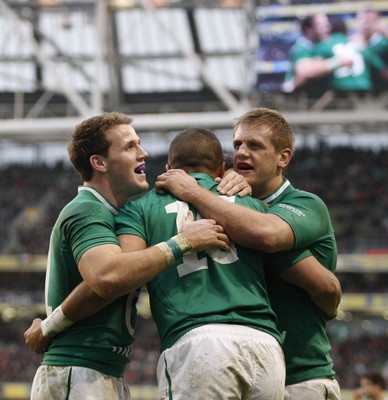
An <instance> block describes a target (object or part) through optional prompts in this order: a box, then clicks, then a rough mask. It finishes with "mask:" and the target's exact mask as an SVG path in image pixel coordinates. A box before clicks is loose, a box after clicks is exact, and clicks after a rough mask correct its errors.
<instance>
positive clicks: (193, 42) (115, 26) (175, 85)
mask: <svg viewBox="0 0 388 400" xmlns="http://www.w3.org/2000/svg"><path fill="white" fill-rule="evenodd" d="M264 3H266V4H267V3H268V2H256V1H254V0H110V1H105V0H82V1H73V0H7V1H6V0H0V27H1V28H0V118H1V120H0V137H1V138H5V139H7V140H18V141H25V140H30V141H31V140H58V139H63V137H64V135H66V134H67V133H69V132H70V130H71V129H72V128H73V127H74V125H75V124H76V123H78V122H79V121H80V120H81V119H83V118H84V117H86V116H90V115H93V114H96V113H100V112H102V111H109V110H117V111H122V112H125V113H128V114H131V115H132V116H134V118H135V124H137V129H138V130H142V131H161V132H165V131H168V130H170V129H181V128H185V127H187V126H191V125H204V126H207V127H210V128H214V129H217V128H227V127H229V128H230V127H231V124H232V122H233V120H234V118H236V117H237V116H238V115H240V114H241V112H243V111H245V110H246V109H247V108H250V107H251V106H252V105H257V104H261V105H268V106H273V105H274V104H281V105H283V104H284V101H285V99H284V97H281V96H280V95H278V96H269V98H270V103H266V101H267V98H266V97H265V96H264V95H263V94H260V93H257V91H255V90H254V81H255V79H256V67H257V66H256V64H255V52H256V51H257V48H258V46H259V41H258V34H257V24H258V20H260V18H261V17H263V16H265V15H267V14H268V13H269V12H271V13H274V12H275V14H276V13H279V12H280V13H282V15H285V16H287V15H289V14H290V13H292V12H300V10H301V6H300V5H299V6H280V5H277V6H276V8H275V7H273V6H269V5H268V4H267V5H266V6H265V5H261V4H264ZM361 3H362V2H360V3H359V4H357V6H355V3H354V2H348V3H346V2H340V3H338V4H331V5H330V7H331V9H336V8H337V9H341V10H346V9H353V10H354V9H355V7H356V8H357V7H360V6H361V5H360V4H361ZM375 3H378V4H380V2H378V1H375ZM381 3H383V2H381ZM310 6H311V7H315V8H316V7H318V6H317V5H310ZM310 6H309V7H310ZM293 7H295V8H293ZM304 7H305V8H304V9H306V5H305V6H304ZM315 8H314V9H315ZM298 10H299V11H298ZM323 100H324V99H323ZM383 100H384V101H385V100H386V99H383ZM292 101H294V100H291V102H292ZM276 102H277V103H276ZM294 102H295V101H294ZM385 102H386V101H385ZM381 104H383V102H382V101H381V99H377V100H376V99H369V101H368V102H366V103H363V105H362V108H358V107H356V108H353V110H351V112H349V109H345V110H343V109H341V110H335V109H334V110H331V111H330V112H327V113H322V112H320V109H319V107H315V108H312V109H309V110H303V109H302V110H300V111H299V110H298V111H295V110H292V111H291V110H290V111H288V112H287V107H286V108H285V110H284V111H285V112H284V113H285V115H287V116H288V118H289V120H290V122H291V123H292V124H297V125H298V124H302V125H316V124H321V123H325V124H337V125H338V124H345V125H349V124H354V123H375V122H376V121H378V122H379V123H385V124H386V123H388V113H387V112H386V108H385V107H381ZM316 106H319V105H316ZM274 108H275V107H274ZM282 111H283V110H282Z"/></svg>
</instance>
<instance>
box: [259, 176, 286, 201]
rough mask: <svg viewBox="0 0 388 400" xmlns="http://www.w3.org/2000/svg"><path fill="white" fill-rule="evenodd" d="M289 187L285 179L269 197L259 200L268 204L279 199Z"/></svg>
mask: <svg viewBox="0 0 388 400" xmlns="http://www.w3.org/2000/svg"><path fill="white" fill-rule="evenodd" d="M288 186H290V181H289V180H288V179H285V180H284V181H283V183H282V184H281V185H280V186H279V187H278V188H277V189H276V191H275V192H273V193H272V194H271V195H270V196H269V197H265V198H264V199H260V200H261V201H264V203H270V202H271V201H272V200H273V199H276V198H277V197H279V196H280V195H281V194H282V193H283V192H284V191H285V190H286V189H287V188H288Z"/></svg>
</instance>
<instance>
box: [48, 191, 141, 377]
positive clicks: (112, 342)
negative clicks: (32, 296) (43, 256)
mask: <svg viewBox="0 0 388 400" xmlns="http://www.w3.org/2000/svg"><path fill="white" fill-rule="evenodd" d="M78 192H79V193H78V195H77V196H76V197H75V198H74V199H73V200H72V201H71V202H70V203H68V204H67V205H66V206H65V207H64V208H63V210H62V211H61V213H60V214H59V217H58V219H57V221H56V223H55V225H54V228H53V230H52V233H51V238H50V247H49V254H48V266H47V273H46V308H47V312H48V313H50V312H51V311H52V310H53V309H55V308H56V307H57V306H59V305H60V304H61V303H62V302H63V300H64V299H65V298H66V297H67V296H68V295H69V294H70V292H72V290H73V289H74V288H75V287H76V286H77V285H78V284H79V283H80V282H81V281H82V277H81V275H80V273H79V271H78V266H77V265H78V262H79V260H80V258H81V256H82V254H84V253H85V251H87V250H88V249H91V248H93V247H95V246H99V245H104V244H114V245H119V241H118V239H117V237H116V235H115V233H114V231H115V221H114V215H115V214H117V213H118V210H117V209H116V208H115V207H113V206H112V205H111V204H110V203H109V202H108V201H107V200H106V199H105V198H104V197H103V196H102V195H101V194H99V193H98V192H97V191H96V190H94V189H93V188H91V187H86V186H80V187H79V189H78ZM90 268H93V265H90ZM137 297H138V293H135V294H131V295H128V296H122V297H120V298H118V299H116V300H115V301H114V302H113V303H111V304H110V305H108V306H107V307H106V308H104V309H103V310H101V311H99V312H98V313H96V314H94V315H92V316H90V317H88V318H86V319H84V320H82V321H79V322H77V323H75V324H74V325H73V326H71V327H69V328H67V329H66V330H65V331H63V332H62V333H60V334H58V335H57V336H55V337H54V338H53V339H52V342H51V344H50V346H49V348H48V350H47V352H46V353H45V356H44V359H43V364H45V365H56V366H61V365H62V366H63V365H70V366H81V367H87V368H92V369H95V370H97V371H100V372H102V373H105V374H108V375H112V376H116V377H121V376H122V375H123V373H124V370H125V367H126V365H127V363H128V361H129V359H130V352H131V348H130V344H131V343H132V341H133V336H132V335H133V330H134V321H135V318H136V308H135V304H136V300H137Z"/></svg>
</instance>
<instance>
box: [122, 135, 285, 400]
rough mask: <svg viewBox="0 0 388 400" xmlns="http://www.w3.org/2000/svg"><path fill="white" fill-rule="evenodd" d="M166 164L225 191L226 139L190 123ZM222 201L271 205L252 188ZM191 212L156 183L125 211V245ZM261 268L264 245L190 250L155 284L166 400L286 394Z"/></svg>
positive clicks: (167, 230)
mask: <svg viewBox="0 0 388 400" xmlns="http://www.w3.org/2000/svg"><path fill="white" fill-rule="evenodd" d="M168 168H182V169H184V170H185V171H186V172H187V173H189V174H190V176H191V177H192V178H193V179H194V180H195V181H196V182H198V184H199V185H200V186H201V187H203V188H204V190H206V191H209V193H210V192H212V193H213V194H215V195H220V193H219V192H218V191H217V186H218V183H217V182H216V181H215V179H214V178H217V177H219V176H222V175H223V168H224V156H223V152H222V147H221V143H220V142H219V140H218V139H217V137H216V136H215V134H214V133H212V132H211V131H209V130H207V129H203V128H191V129H187V130H185V131H183V132H181V133H180V134H178V135H177V136H176V137H175V138H174V140H173V141H172V142H171V145H170V149H169V153H168ZM220 200H221V201H222V202H226V201H228V202H232V203H237V204H240V205H241V206H243V207H249V208H251V209H253V210H255V212H263V211H264V210H265V208H264V206H263V204H262V203H261V202H260V201H258V200H257V199H253V198H252V197H250V196H246V197H238V196H232V197H226V196H220ZM188 210H189V205H188V204H187V203H185V202H182V201H178V200H177V198H176V197H174V196H172V195H171V194H166V195H163V196H161V195H160V194H158V193H157V192H156V191H155V190H151V191H150V192H148V193H147V194H145V195H144V196H142V197H141V198H140V199H139V200H136V201H133V202H130V203H128V204H127V205H126V206H124V207H123V208H122V209H121V210H120V213H119V215H118V216H117V218H116V233H117V235H118V236H119V238H120V242H121V243H122V247H123V248H124V249H126V250H128V249H131V246H134V248H135V249H138V248H146V247H147V246H152V245H154V244H155V243H159V242H161V241H163V240H164V239H163V238H165V239H168V238H169V237H170V236H171V235H174V234H176V233H178V232H179V231H180V227H181V225H182V220H184V218H185V214H186V213H187V211H188ZM192 211H193V212H194V214H195V215H196V217H197V218H201V216H199V215H198V214H197V212H196V210H195V209H192ZM264 275H265V274H264V267H263V253H262V252H259V251H255V250H250V249H247V248H243V247H241V246H233V245H232V246H231V251H230V252H228V253H225V252H223V251H220V250H210V251H207V252H206V253H193V254H191V255H188V256H185V257H183V259H182V260H179V262H177V263H176V264H174V265H173V266H171V267H170V268H168V269H166V270H165V271H163V272H161V273H160V274H158V275H157V276H156V277H155V278H154V279H152V280H151V281H150V282H149V283H148V285H147V288H148V292H149V297H150V305H151V312H152V316H153V318H154V320H155V323H156V326H157V329H158V333H159V337H160V342H161V355H160V358H159V362H158V367H157V378H158V386H159V396H158V398H159V399H174V400H185V399H187V400H188V399H190V400H203V399H207V400H218V399H231V400H240V399H241V400H243V399H245V400H248V399H251V400H253V399H256V400H260V399H261V400H267V399H273V400H276V399H279V400H283V398H284V383H285V381H284V380H285V366H284V358H283V352H282V348H281V341H282V339H281V335H280V333H279V332H278V331H277V329H276V319H275V314H274V313H273V310H272V309H271V308H270V304H269V299H268V295H267V290H266V282H265V276H264Z"/></svg>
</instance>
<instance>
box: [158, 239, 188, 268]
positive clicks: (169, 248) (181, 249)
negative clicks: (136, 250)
mask: <svg viewBox="0 0 388 400" xmlns="http://www.w3.org/2000/svg"><path fill="white" fill-rule="evenodd" d="M155 247H157V248H158V249H159V250H160V251H161V253H162V254H163V256H164V258H165V259H166V261H167V264H168V265H170V264H173V263H174V262H175V261H176V260H178V259H179V258H181V257H182V256H183V255H185V254H187V253H188V252H189V251H190V250H191V249H192V247H191V243H190V241H189V240H188V239H186V237H185V236H183V235H180V234H179V235H176V236H173V237H172V238H171V239H169V240H167V241H166V242H161V243H158V244H156V245H155Z"/></svg>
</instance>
